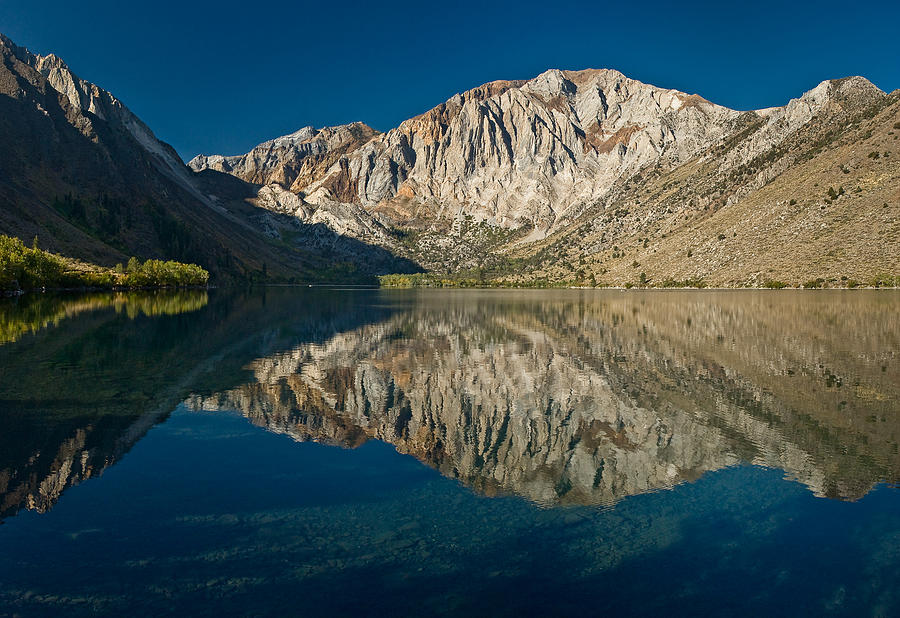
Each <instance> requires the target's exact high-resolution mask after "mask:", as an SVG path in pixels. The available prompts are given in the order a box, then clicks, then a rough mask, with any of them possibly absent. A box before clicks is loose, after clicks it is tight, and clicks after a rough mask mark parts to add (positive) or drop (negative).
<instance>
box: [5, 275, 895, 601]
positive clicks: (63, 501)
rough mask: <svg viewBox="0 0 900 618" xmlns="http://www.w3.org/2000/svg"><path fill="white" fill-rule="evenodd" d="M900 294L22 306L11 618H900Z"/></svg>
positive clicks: (70, 299) (565, 295) (11, 395)
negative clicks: (431, 617)
mask: <svg viewBox="0 0 900 618" xmlns="http://www.w3.org/2000/svg"><path fill="white" fill-rule="evenodd" d="M898 442H900V293H898V292H897V291H892V290H885V291H879V290H852V291H847V290H844V291H838V290H835V291H827V290H825V291H634V290H632V291H612V290H529V291H514V290H485V291H476V290H448V291H440V290H421V291H417V290H371V289H368V290H367V289H319V288H290V287H284V288H279V287H270V288H263V289H256V290H252V291H245V292H237V291H228V290H210V291H196V290H188V291H181V292H159V293H144V294H139V293H131V294H93V295H69V296H65V295H61V296H53V295H31V296H25V297H22V298H19V299H6V300H0V520H2V525H0V556H2V561H0V616H14V615H22V616H43V615H53V616H56V615H61V614H63V615H94V614H98V613H99V614H108V615H134V614H137V615H183V614H192V615H222V614H229V615H232V614H238V615H245V614H246V615H284V614H289V615H358V614H368V615H371V614H390V615H427V614H439V615H548V614H549V615H570V614H581V615H595V614H606V613H614V614H623V615H662V614H665V615H710V614H712V615H721V614H724V615H748V616H749V615H754V616H756V615H797V614H800V615H876V616H878V615H898V614H900V492H898V491H897V484H898V481H900V453H898Z"/></svg>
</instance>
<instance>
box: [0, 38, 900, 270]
mask: <svg viewBox="0 0 900 618" xmlns="http://www.w3.org/2000/svg"><path fill="white" fill-rule="evenodd" d="M0 56H2V59H3V62H2V65H0V233H5V234H12V235H15V236H18V237H20V238H22V239H23V240H25V241H27V242H30V241H31V240H32V238H34V237H35V236H37V237H39V239H40V242H41V243H42V247H43V248H46V249H50V250H52V251H54V252H57V253H61V254H63V255H67V256H71V257H75V258H80V259H85V260H87V261H90V262H95V263H100V264H102V265H107V266H111V265H113V264H115V263H116V262H124V261H126V260H127V259H128V257H130V256H131V255H135V256H137V257H140V258H151V257H153V258H167V259H177V260H181V261H187V262H196V263H199V264H200V265H201V266H204V267H205V268H207V269H208V270H209V271H210V272H211V273H212V275H213V280H214V281H227V280H251V281H252V280H275V281H357V282H363V281H368V282H374V281H375V278H374V275H378V274H385V273H391V272H396V273H412V272H418V271H421V270H428V271H432V272H434V273H438V274H439V275H440V276H441V277H449V278H450V279H453V278H463V277H465V278H470V279H471V278H477V280H480V281H482V282H484V283H497V284H512V285H523V284H534V283H535V282H540V283H566V284H570V285H572V284H574V285H656V286H678V285H717V286H727V287H741V286H782V285H800V284H805V285H808V286H816V287H822V286H824V287H833V286H855V285H860V284H874V285H884V284H887V285H896V284H897V282H898V280H900V279H898V278H900V272H898V266H897V264H898V263H900V259H898V256H900V216H898V213H900V148H898V145H900V142H898V139H897V138H898V137H900V91H896V92H893V93H891V94H885V93H884V92H882V91H881V90H879V89H878V88H876V87H875V86H874V85H872V84H871V83H870V82H868V81H867V80H865V79H864V78H862V77H849V78H844V79H839V80H829V81H825V82H822V83H821V84H819V85H818V86H816V87H815V88H813V89H812V90H810V91H809V92H807V93H805V94H803V95H802V96H801V97H799V98H797V99H794V100H792V101H790V102H789V103H787V104H786V105H784V106H782V107H775V108H769V109H763V110H756V111H736V110H731V109H728V108H725V107H722V106H720V105H716V104H714V103H711V102H709V101H707V100H705V99H703V98H702V97H700V96H698V95H695V94H686V93H684V92H680V91H677V90H670V89H665V88H659V87H656V86H652V85H649V84H644V83H641V82H639V81H636V80H633V79H630V78H628V77H626V76H624V75H622V74H621V73H619V72H617V71H613V70H608V69H600V70H593V69H592V70H582V71H560V70H556V69H552V70H549V71H546V72H544V73H542V74H541V75H538V76H537V77H535V78H533V79H530V80H524V81H496V82H490V83H488V84H484V85H483V86H480V87H477V88H474V89H472V90H469V91H467V92H464V93H461V94H457V95H455V96H454V97H452V98H450V99H449V100H447V101H446V102H444V103H442V104H440V105H438V106H437V107H435V108H433V109H431V110H429V111H427V112H425V113H424V114H422V115H420V116H417V117H415V118H411V119H409V120H407V121H405V122H403V123H401V124H400V125H399V126H398V127H396V128H394V129H391V130H389V131H387V132H385V133H379V132H378V131H376V130H374V129H372V128H371V127H369V126H367V125H365V124H363V123H360V122H357V123H352V124H348V125H342V126H336V127H326V128H322V129H316V128H313V127H304V128H302V129H300V130H298V131H296V132H294V133H292V134H290V135H286V136H283V137H279V138H276V139H273V140H269V141H267V142H264V143H262V144H260V145H258V146H256V147H255V148H253V149H252V150H251V151H250V152H248V153H246V154H244V155H236V156H222V155H200V156H198V157H196V158H194V159H193V160H192V161H191V162H190V164H189V165H185V164H184V163H183V162H182V161H181V159H180V158H179V157H178V155H177V153H175V151H174V150H173V149H172V148H171V147H170V146H169V145H167V144H165V143H164V142H162V141H160V140H159V139H157V138H156V137H155V136H154V134H153V132H152V131H151V130H150V129H149V128H148V127H147V126H146V125H145V124H144V123H143V122H141V120H140V119H138V118H137V117H136V116H135V115H134V114H133V113H132V112H131V111H129V110H128V108H127V107H126V106H125V105H124V104H122V102H121V101H119V100H118V99H116V98H115V97H114V96H113V95H112V94H110V93H109V92H106V91H105V90H103V89H101V88H99V87H98V86H96V85H94V84H92V83H90V82H87V81H84V80H82V79H80V78H79V77H77V76H76V75H75V74H74V73H73V72H72V71H71V70H70V69H69V68H68V67H67V66H66V64H65V63H64V62H63V61H62V60H61V59H59V58H58V57H56V56H54V55H48V56H41V55H37V54H33V53H31V52H29V51H28V50H26V49H24V48H21V47H18V46H16V45H15V44H14V43H13V42H12V41H10V40H9V39H7V38H5V37H2V35H0Z"/></svg>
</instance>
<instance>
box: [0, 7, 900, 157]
mask: <svg viewBox="0 0 900 618" xmlns="http://www.w3.org/2000/svg"><path fill="white" fill-rule="evenodd" d="M0 32H3V33H4V34H6V35H7V36H9V37H10V38H12V39H13V40H14V41H15V42H16V43H18V44H19V45H24V46H25V47H28V48H29V49H31V50H33V51H35V52H38V53H49V52H54V53H56V54H58V55H59V56H61V57H62V58H63V59H64V60H65V61H66V62H67V63H68V64H69V66H70V67H71V68H72V70H73V71H75V72H76V73H77V74H78V75H80V76H81V77H83V78H85V79H88V80H90V81H93V82H95V83H97V84H99V85H100V86H102V87H103V88H106V89H108V90H110V91H112V92H113V94H115V95H116V96H118V97H119V98H120V99H122V100H123V101H124V102H125V103H126V104H127V105H128V106H129V107H130V108H131V109H132V110H133V111H134V112H135V113H137V114H138V115H139V116H140V117H141V118H143V120H144V121H145V122H147V124H149V125H150V127H151V128H152V129H153V130H154V131H155V132H156V134H157V136H159V137H160V138H161V139H163V140H165V141H167V142H169V143H171V144H172V145H173V146H175V148H176V149H177V150H178V151H179V153H180V154H181V155H182V157H184V158H185V159H189V158H190V157H192V156H194V155H195V154H198V153H206V154H212V153H221V154H236V153H240V152H245V151H246V150H248V149H249V148H250V147H252V146H253V145H255V144H256V143H258V142H261V141H263V140H266V139H270V138H272V137H275V136H277V135H282V134H285V133H289V132H291V131H294V130H296V129H297V128H299V127H301V126H305V125H315V126H323V125H332V124H341V123H346V122H351V121H354V120H361V121H363V122H366V123H368V124H370V125H372V126H373V127H375V128H376V129H380V130H386V129H389V128H391V127H393V126H396V125H397V124H398V123H399V122H400V121H402V120H403V119H405V118H408V117H410V116H413V115H416V114H418V113H421V112H423V111H425V110H427V109H429V108H431V107H433V106H434V105H436V104H438V103H440V102H442V101H444V100H446V99H447V98H449V97H450V96H452V95H453V94H454V93H456V92H461V91H463V90H466V89H468V88H471V87H474V86H477V85H479V84H481V83H484V82H486V81H491V80H494V79H524V78H529V77H533V76H534V75H537V74H538V73H540V72H542V71H544V70H546V69H548V68H554V67H555V68H565V69H581V68H588V67H591V68H603V67H608V68H615V69H618V70H620V71H622V72H623V73H625V74H626V75H628V76H630V77H634V78H635V79H639V80H641V81H644V82H648V83H652V84H656V85H658V86H663V87H668V88H677V89H679V90H684V91H686V92H690V93H697V94H701V95H702V96H704V97H706V98H707V99H709V100H711V101H714V102H716V103H720V104H722V105H727V106H729V107H734V108H738V109H754V108H760V107H768V106H773V105H781V104H784V103H786V102H787V100H788V99H790V98H791V97H796V96H799V95H800V94H801V93H802V92H803V91H805V90H808V89H810V88H812V87H813V86H815V85H816V84H817V83H819V82H820V81H822V80H824V79H829V78H837V77H844V76H847V75H863V76H865V77H867V78H869V79H870V80H872V81H873V82H874V83H875V84H876V85H877V86H879V87H880V88H882V89H883V90H887V91H890V90H893V89H896V88H900V44H898V42H897V41H898V33H900V1H898V0H893V1H891V2H855V3H847V2H840V3H839V2H831V1H823V2H793V3H791V2H769V1H767V0H764V1H761V2H755V3H752V4H747V5H744V6H738V4H737V3H730V2H717V3H712V2H695V3H690V2H632V3H628V2H614V3H604V4H600V3H590V2H573V1H569V0H545V1H544V2H534V1H531V0H520V1H519V2H511V3H498V2H488V1H481V2H460V3H452V2H442V3H439V4H426V3H421V2H408V1H384V2H375V1H371V2H354V1H351V0H347V1H344V2H324V1H321V0H320V1H318V2H314V3H306V2H287V1H266V0H257V1H256V2H250V1H247V0H244V1H242V2H232V1H230V0H222V1H220V2H215V3H213V2H204V1H202V0H197V1H195V2H184V1H183V0H182V1H178V2H173V1H170V0H157V1H155V2H138V1H136V2H130V3H129V2H121V0H116V1H112V0H100V1H90V0H87V1H85V2H72V1H71V0H41V2H40V3H37V2H34V0H14V1H11V0H0Z"/></svg>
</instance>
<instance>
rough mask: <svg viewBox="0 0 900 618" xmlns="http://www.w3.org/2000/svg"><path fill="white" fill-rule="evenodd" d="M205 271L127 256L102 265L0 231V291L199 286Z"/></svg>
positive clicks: (203, 278) (204, 278) (193, 265)
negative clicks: (124, 260) (112, 264)
mask: <svg viewBox="0 0 900 618" xmlns="http://www.w3.org/2000/svg"><path fill="white" fill-rule="evenodd" d="M208 281H209V273H208V272H207V271H206V270H204V269H203V268H201V267H200V266H197V265H196V264H184V263H181V262H174V261H171V260H170V261H162V260H147V261H145V262H141V261H139V260H138V259H137V258H131V259H130V260H129V261H128V265H127V266H123V265H121V264H118V265H116V267H115V268H105V267H103V266H98V265H96V264H88V263H86V262H80V261H77V260H72V259H70V258H65V257H63V256H60V255H56V254H54V253H50V252H49V251H43V250H42V249H39V248H38V246H37V239H35V242H34V243H33V245H32V246H31V247H28V246H26V245H25V243H23V242H22V241H21V240H19V239H18V238H14V237H10V236H3V235H0V292H18V291H25V290H35V289H42V288H49V289H68V288H99V289H128V288H160V287H187V286H203V285H206V284H207V282H208Z"/></svg>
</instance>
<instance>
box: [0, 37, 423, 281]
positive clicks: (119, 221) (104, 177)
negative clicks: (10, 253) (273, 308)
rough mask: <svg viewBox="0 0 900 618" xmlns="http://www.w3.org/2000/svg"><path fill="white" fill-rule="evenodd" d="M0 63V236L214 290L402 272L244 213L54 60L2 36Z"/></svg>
mask: <svg viewBox="0 0 900 618" xmlns="http://www.w3.org/2000/svg"><path fill="white" fill-rule="evenodd" d="M0 58H2V63H0V232H2V233H6V234H12V235H15V236H18V237H20V238H22V239H24V240H26V241H27V242H29V243H30V242H31V240H32V239H33V238H34V237H35V236H37V237H39V239H40V242H41V246H42V248H47V249H51V250H53V251H54V252H57V253H61V254H64V255H67V256H71V257H76V258H80V259H85V260H88V261H91V262H97V263H100V264H103V265H107V266H111V265H113V264H115V263H116V262H124V261H127V259H128V257H130V256H132V255H135V256H137V257H141V258H151V257H153V258H166V259H179V260H182V261H189V262H196V263H199V264H200V265H202V266H204V267H206V268H207V269H208V270H210V271H211V272H212V273H213V275H214V277H217V279H218V280H219V281H222V280H228V279H237V280H247V279H251V280H253V279H262V278H267V277H268V278H277V279H281V280H288V279H295V280H322V279H327V278H332V279H345V280H346V279H351V280H353V279H360V277H364V276H365V275H366V274H367V273H369V274H371V273H373V272H384V271H391V270H393V269H396V268H399V269H401V270H410V267H411V266H410V265H409V264H408V263H406V262H404V261H403V260H397V259H395V258H394V257H393V256H392V255H391V254H390V253H388V252H386V251H384V250H383V249H381V248H378V247H371V246H368V245H366V244H365V243H361V242H359V241H358V240H355V239H349V238H340V237H339V236H338V235H337V234H335V233H334V232H332V231H330V230H327V229H322V227H321V226H314V225H301V224H299V222H297V221H296V220H295V219H293V218H289V219H287V220H285V219H283V218H279V217H278V216H277V215H275V214H273V213H272V212H270V211H268V210H265V209H261V208H258V207H256V206H254V205H251V204H249V203H248V202H247V201H246V199H247V198H248V197H253V196H255V195H256V192H257V189H258V187H256V186H254V185H252V184H249V183H246V182H243V181H239V180H237V179H235V178H233V177H231V176H228V175H225V174H220V173H215V172H212V171H209V172H204V173H202V174H198V173H196V172H194V171H192V170H191V169H190V168H188V167H187V166H186V165H184V163H183V162H182V161H181V159H180V158H179V156H178V155H177V153H176V152H175V151H174V150H173V149H172V148H171V147H170V146H169V145H168V144H165V143H164V142H162V141H160V140H159V139H157V138H156V137H155V136H154V134H153V132H152V131H151V130H150V129H149V128H148V127H147V126H146V125H145V124H144V123H143V122H142V121H141V120H140V119H139V118H137V116H135V115H134V114H133V113H132V112H131V111H130V110H129V109H128V108H127V107H126V106H125V105H124V104H123V103H122V102H121V101H119V100H118V99H116V98H115V97H114V96H113V95H112V94H110V93H109V92H107V91H105V90H103V89H101V88H99V87H98V86H96V85H94V84H92V83H90V82H87V81H85V80H82V79H80V78H79V77H78V76H77V75H75V74H74V73H73V72H72V71H71V70H70V69H69V68H68V67H67V66H66V64H65V63H64V62H63V61H62V60H61V59H60V58H58V57H56V56H54V55H48V56H41V55H37V54H33V53H31V52H30V51H28V50H27V49H24V48H22V47H19V46H17V45H15V44H14V43H13V42H12V41H10V40H9V39H8V38H6V37H3V36H2V35H0ZM361 135H363V133H361ZM379 268H380V269H381V270H380V271H379Z"/></svg>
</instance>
